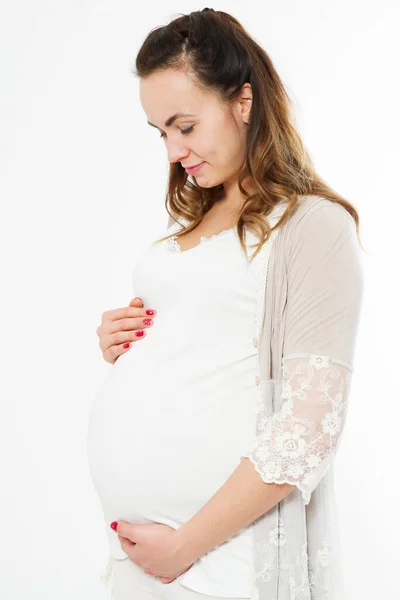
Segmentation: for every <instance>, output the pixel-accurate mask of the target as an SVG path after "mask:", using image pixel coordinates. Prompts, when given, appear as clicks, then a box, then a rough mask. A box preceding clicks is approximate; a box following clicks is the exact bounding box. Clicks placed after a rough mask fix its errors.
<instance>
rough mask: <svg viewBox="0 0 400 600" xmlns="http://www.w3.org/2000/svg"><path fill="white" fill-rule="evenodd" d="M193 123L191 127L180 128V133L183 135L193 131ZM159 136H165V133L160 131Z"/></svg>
mask: <svg viewBox="0 0 400 600" xmlns="http://www.w3.org/2000/svg"><path fill="white" fill-rule="evenodd" d="M193 128H194V125H192V126H191V127H189V128H188V129H181V130H180V131H181V133H182V134H183V135H187V134H188V133H190V132H191V131H193ZM160 137H165V133H161V135H160Z"/></svg>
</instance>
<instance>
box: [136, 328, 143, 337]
mask: <svg viewBox="0 0 400 600" xmlns="http://www.w3.org/2000/svg"><path fill="white" fill-rule="evenodd" d="M143 334H144V331H143V330H142V329H141V330H140V331H137V332H136V336H137V337H142V335H143Z"/></svg>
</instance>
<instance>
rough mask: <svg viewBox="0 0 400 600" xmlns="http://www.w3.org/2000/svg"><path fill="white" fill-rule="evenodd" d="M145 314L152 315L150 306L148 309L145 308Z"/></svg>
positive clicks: (152, 311)
mask: <svg viewBox="0 0 400 600" xmlns="http://www.w3.org/2000/svg"><path fill="white" fill-rule="evenodd" d="M146 315H154V310H153V309H152V308H149V309H148V310H146Z"/></svg>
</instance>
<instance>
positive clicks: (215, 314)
mask: <svg viewBox="0 0 400 600" xmlns="http://www.w3.org/2000/svg"><path fill="white" fill-rule="evenodd" d="M181 222H184V221H183V220H181ZM179 228H180V225H179V224H174V225H172V226H171V228H169V230H168V231H169V232H171V231H172V230H173V231H177V230H178V229H179ZM165 233H166V232H165V231H164V232H162V235H165ZM162 235H160V236H158V237H162ZM257 242H258V238H257V237H256V236H255V235H254V234H252V233H251V232H250V231H247V238H246V243H247V244H248V245H249V244H250V245H252V244H255V243H257ZM253 253H254V248H251V247H250V248H248V254H249V258H250V257H251V256H252V254H253ZM260 260H262V258H261V255H260V254H259V255H257V256H256V257H255V259H254V260H253V261H252V262H249V261H248V260H247V259H246V256H245V255H244V252H243V250H242V248H241V246H240V242H239V238H238V236H237V232H236V228H232V229H228V230H225V231H223V232H222V233H220V234H219V235H217V236H212V237H211V238H204V237H203V238H202V239H201V243H200V244H199V245H197V246H196V247H194V248H191V249H189V250H187V251H180V249H179V246H178V245H177V243H176V242H175V241H174V239H172V240H168V241H167V242H163V243H161V244H160V243H153V244H151V245H150V246H149V247H148V248H146V249H145V250H144V251H143V252H142V253H141V255H140V256H139V258H138V260H137V263H136V267H135V269H134V272H133V285H134V294H135V295H136V296H139V297H140V298H142V299H143V302H144V306H146V307H152V308H155V309H156V310H157V316H156V317H155V320H154V325H153V326H152V327H151V328H148V329H146V337H144V338H143V339H141V340H139V341H137V342H134V343H133V344H132V347H131V348H130V349H129V350H128V351H127V352H126V353H125V354H122V355H121V356H120V357H119V358H118V360H117V361H116V362H115V363H114V365H113V366H112V367H111V369H110V371H109V374H108V376H107V377H106V380H105V382H104V384H103V386H102V387H101V389H100V391H99V393H98V394H97V396H96V398H95V401H94V404H93V407H92V410H91V414H90V421H89V431H88V457H89V464H90V469H91V473H92V477H93V482H94V485H95V488H96V490H97V492H98V495H99V498H100V501H101V504H102V508H103V511H104V517H105V526H106V531H107V535H108V536H109V541H110V548H111V556H113V557H114V558H117V559H118V558H126V557H127V555H126V554H125V552H123V551H122V549H121V546H120V543H119V540H118V536H117V534H116V533H115V532H114V531H113V530H112V529H111V528H110V526H109V524H110V522H111V521H113V520H116V521H117V520H124V521H128V522H130V523H138V524H139V523H149V522H158V523H165V524H167V525H169V526H171V527H174V528H175V529H178V528H179V527H180V526H181V525H182V524H183V523H184V522H186V521H187V520H189V519H190V518H191V517H192V516H193V515H194V514H195V513H196V512H197V511H198V510H200V508H201V507H202V506H203V505H204V504H206V503H207V501H208V500H209V499H210V498H211V496H213V494H214V493H215V492H216V491H217V490H218V489H219V488H220V487H221V486H222V485H223V484H224V483H225V481H226V480H227V479H228V477H229V476H230V474H231V473H232V472H233V471H234V470H235V469H236V467H237V466H238V465H239V463H240V457H241V456H242V455H243V454H244V453H245V452H246V451H247V450H248V449H249V448H250V447H251V446H252V443H253V441H254V439H255V427H254V424H255V419H256V413H257V409H258V406H259V401H260V387H259V377H258V375H257V338H256V337H255V336H256V333H257V330H256V301H257V298H256V292H257V282H258V276H259V271H260V267H262V264H260V263H259V261H260ZM253 526H254V525H253V524H251V525H249V526H248V527H246V528H245V529H243V530H242V531H240V532H239V533H237V534H236V535H235V536H233V537H232V538H231V539H230V540H228V541H226V542H225V543H224V544H221V545H219V546H218V547H216V548H214V549H213V550H211V551H210V552H208V553H207V554H206V555H204V556H203V557H201V558H200V559H199V560H198V561H196V563H195V564H194V565H193V566H192V567H191V568H190V569H189V570H188V571H187V572H185V573H183V574H182V575H180V577H178V580H179V581H180V583H181V584H182V585H184V586H186V587H188V588H190V589H192V590H195V591H197V592H200V593H202V594H207V595H211V596H220V597H229V598H235V597H236V598H244V597H247V598H250V596H251V579H252V562H253Z"/></svg>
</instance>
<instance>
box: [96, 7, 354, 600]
mask: <svg viewBox="0 0 400 600" xmlns="http://www.w3.org/2000/svg"><path fill="white" fill-rule="evenodd" d="M136 74H137V75H138V77H139V79H140V100H141V104H142V107H143V109H144V112H145V114H146V118H147V121H148V123H149V125H150V126H151V127H152V128H155V129H156V130H158V132H159V133H160V136H161V137H162V139H163V143H164V144H165V148H166V151H167V158H168V161H169V163H170V173H169V182H168V195H167V202H166V208H167V212H168V214H169V221H168V224H167V227H166V228H165V229H164V230H163V231H161V232H160V234H161V236H160V237H158V238H157V239H155V240H152V241H151V243H149V244H148V245H147V246H146V247H145V248H144V249H143V251H142V252H141V253H140V255H139V257H138V258H137V261H136V264H135V266H134V270H133V277H132V278H133V287H134V293H135V295H136V296H137V297H138V298H140V299H141V300H142V302H141V301H140V300H134V301H132V302H131V304H130V306H129V307H126V308H121V309H115V310H112V311H108V312H106V313H104V315H103V319H102V323H101V325H100V326H99V328H98V331H97V333H98V335H99V338H100V346H101V348H102V351H103V355H104V358H105V359H106V360H107V361H108V362H110V363H111V364H112V366H111V368H110V371H109V373H108V375H107V377H106V379H105V381H104V382H103V384H102V386H101V388H100V390H99V391H98V393H97V395H96V397H95V400H94V403H93V406H92V409H91V413H90V418H89V428H88V458H89V465H90V470H91V475H92V478H93V483H94V486H95V489H96V491H97V493H98V496H99V499H100V502H101V506H102V509H103V512H104V518H105V526H106V531H107V535H108V539H109V545H110V562H109V570H108V572H107V577H106V579H107V580H108V579H111V580H112V595H113V597H114V598H115V599H116V600H150V599H159V600H161V599H164V600H184V599H187V600H217V599H221V598H225V599H231V600H232V599H234V598H235V599H242V600H245V599H251V600H294V599H296V600H310V599H311V598H313V600H337V599H338V598H343V596H341V595H340V594H341V593H342V591H341V585H342V581H341V572H340V560H339V540H338V537H337V535H336V533H337V532H336V509H335V496H334V487H333V475H332V473H333V469H332V467H333V460H334V457H335V454H336V451H337V448H338V444H339V441H340V439H341V434H342V431H343V426H344V421H345V416H346V411H347V405H348V399H349V390H350V382H351V374H352V365H353V354H354V348H355V342H356V337H357V331H358V321H359V314H360V308H361V298H362V289H363V275H362V269H361V263H360V251H359V242H358V240H357V236H358V225H359V219H358V213H357V211H356V209H355V208H354V207H353V206H352V205H351V204H350V203H349V202H348V201H346V200H345V199H344V198H342V197H341V196H339V195H338V194H337V193H335V192H334V191H333V190H332V189H331V188H330V187H329V186H328V185H327V184H325V183H324V182H323V181H322V180H321V178H320V177H319V176H318V175H317V173H316V172H315V170H314V168H313V166H312V163H311V161H310V158H309V156H308V154H307V152H306V151H305V149H304V146H303V144H302V143H301V140H300V138H299V136H298V134H297V133H296V130H295V128H294V127H293V125H292V123H291V116H290V109H289V100H288V97H287V95H286V92H285V90H284V87H283V85H282V82H281V80H280V79H279V77H278V75H277V73H276V71H275V69H274V67H273V65H272V63H271V61H270V59H269V57H268V55H267V54H266V53H265V51H264V50H263V49H262V48H261V47H260V46H259V45H258V44H257V43H256V42H255V41H254V40H253V39H252V38H251V37H250V36H249V35H248V33H247V32H246V31H245V29H244V28H243V27H242V26H241V25H240V23H239V22H238V21H237V20H236V19H234V18H233V17H232V16H231V15H229V14H227V13H224V12H220V11H213V10H212V9H204V10H202V11H197V12H192V13H190V14H189V15H182V16H180V17H178V18H176V19H175V20H173V21H172V22H171V23H169V24H168V25H166V26H163V27H159V28H156V29H154V30H153V31H151V33H150V34H149V35H148V37H147V38H146V40H145V41H144V43H143V45H142V47H141V48H140V51H139V53H138V55H137V58H136Z"/></svg>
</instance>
